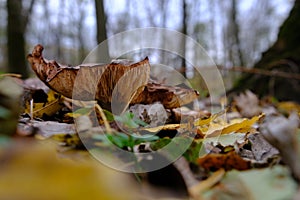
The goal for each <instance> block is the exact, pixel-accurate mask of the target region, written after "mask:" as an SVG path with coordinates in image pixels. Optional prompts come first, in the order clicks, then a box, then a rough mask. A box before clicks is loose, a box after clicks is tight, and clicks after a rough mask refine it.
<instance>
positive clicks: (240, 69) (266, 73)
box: [201, 65, 300, 80]
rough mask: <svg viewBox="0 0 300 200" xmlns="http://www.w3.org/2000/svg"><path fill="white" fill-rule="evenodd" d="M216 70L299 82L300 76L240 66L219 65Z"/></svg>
mask: <svg viewBox="0 0 300 200" xmlns="http://www.w3.org/2000/svg"><path fill="white" fill-rule="evenodd" d="M201 69H202V68H201ZM205 69H206V68H205ZM218 69H219V70H223V71H237V72H243V73H249V74H258V75H263V76H271V77H280V78H287V79H296V80H300V74H298V73H289V72H283V71H278V70H265V69H258V68H246V67H241V66H234V67H231V68H226V67H224V66H220V65H218Z"/></svg>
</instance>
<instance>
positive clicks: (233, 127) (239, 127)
mask: <svg viewBox="0 0 300 200" xmlns="http://www.w3.org/2000/svg"><path fill="white" fill-rule="evenodd" d="M263 116H264V114H261V115H259V116H254V117H252V118H251V119H244V120H242V121H241V122H235V123H230V124H229V125H228V126H226V127H224V128H223V130H222V133H221V134H228V133H231V132H242V133H245V132H248V131H249V130H250V129H251V126H252V125H253V124H254V123H256V122H257V121H258V120H259V119H261V118H262V117H263Z"/></svg>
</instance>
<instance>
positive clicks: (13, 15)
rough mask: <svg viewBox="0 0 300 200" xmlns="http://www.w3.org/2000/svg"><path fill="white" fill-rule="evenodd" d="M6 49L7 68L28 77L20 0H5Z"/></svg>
mask: <svg viewBox="0 0 300 200" xmlns="http://www.w3.org/2000/svg"><path fill="white" fill-rule="evenodd" d="M6 5H7V14H8V16H7V51H8V67H9V68H8V70H9V72H11V73H19V74H21V75H22V77H23V78H26V77H28V70H27V67H26V66H27V65H26V64H27V62H26V54H25V38H24V34H25V26H26V24H25V20H24V18H23V16H22V10H23V9H22V1H21V0H7V4H6Z"/></svg>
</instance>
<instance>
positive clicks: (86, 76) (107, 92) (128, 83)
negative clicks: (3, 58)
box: [27, 45, 198, 111]
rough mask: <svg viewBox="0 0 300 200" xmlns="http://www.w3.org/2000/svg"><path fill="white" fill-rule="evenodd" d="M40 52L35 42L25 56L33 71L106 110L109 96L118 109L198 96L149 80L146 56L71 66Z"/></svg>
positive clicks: (175, 102)
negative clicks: (137, 59)
mask: <svg viewBox="0 0 300 200" xmlns="http://www.w3.org/2000/svg"><path fill="white" fill-rule="evenodd" d="M42 52H43V46H42V45H36V46H35V47H34V49H33V51H32V54H29V55H28V57H27V58H28V61H29V63H30V64H31V66H32V69H33V71H34V72H35V73H36V75H37V76H38V77H39V78H40V79H41V80H42V81H43V82H44V83H45V84H46V85H47V86H48V87H50V88H51V89H53V90H55V91H57V92H58V93H60V94H62V95H64V96H66V97H68V98H73V99H79V100H93V99H96V100H98V102H99V103H100V105H101V106H102V107H104V108H106V109H108V110H111V108H110V104H111V103H112V98H113V97H114V98H116V99H117V101H118V105H119V104H122V107H121V108H120V109H119V110H118V111H123V110H124V108H126V107H127V106H128V104H129V103H131V104H137V103H142V104H150V103H154V102H156V101H159V102H161V103H162V104H163V105H164V107H165V108H176V107H180V106H181V105H184V104H187V103H190V102H191V101H193V100H194V99H196V98H197V97H198V92H196V91H195V90H192V89H186V88H181V87H175V86H166V85H162V84H159V83H155V82H152V81H151V82H149V78H150V64H149V61H148V58H145V59H144V60H142V61H140V62H138V63H132V62H112V63H110V64H106V65H100V64H92V65H79V66H75V67H72V66H66V65H62V64H59V63H57V62H56V61H54V60H52V61H50V60H47V59H44V58H43V56H42ZM118 105H116V106H118Z"/></svg>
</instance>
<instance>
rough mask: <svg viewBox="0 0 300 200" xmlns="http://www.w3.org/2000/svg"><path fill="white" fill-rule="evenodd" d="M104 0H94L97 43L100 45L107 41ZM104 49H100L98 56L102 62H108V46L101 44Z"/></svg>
mask: <svg viewBox="0 0 300 200" xmlns="http://www.w3.org/2000/svg"><path fill="white" fill-rule="evenodd" d="M103 1H104V0H95V8H96V23H97V42H98V44H100V43H101V42H103V41H105V40H106V39H107V31H106V15H105V11H104V2H103ZM103 45H105V46H104V48H101V49H99V50H101V51H100V52H98V53H99V55H100V56H101V59H103V62H109V61H110V56H109V49H108V44H107V43H103Z"/></svg>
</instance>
